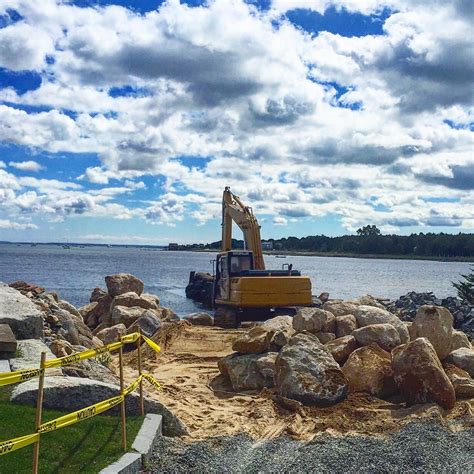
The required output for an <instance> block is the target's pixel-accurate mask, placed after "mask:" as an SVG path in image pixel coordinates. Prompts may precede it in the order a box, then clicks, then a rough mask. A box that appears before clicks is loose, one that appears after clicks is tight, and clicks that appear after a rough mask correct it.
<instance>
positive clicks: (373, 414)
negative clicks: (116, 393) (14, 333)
mask: <svg viewBox="0 0 474 474" xmlns="http://www.w3.org/2000/svg"><path fill="white" fill-rule="evenodd" d="M240 332H241V331H239V330H225V329H220V328H209V327H191V326H189V325H187V324H186V323H180V324H179V325H170V327H169V328H168V331H165V333H164V334H162V336H161V338H160V339H159V340H157V342H158V343H159V344H160V345H161V346H162V353H161V354H159V355H156V354H155V353H154V352H153V351H151V350H150V349H149V348H144V350H143V351H142V352H143V367H144V370H145V371H147V372H149V373H151V374H152V375H153V376H154V377H155V378H156V379H157V380H159V381H160V383H161V384H162V389H161V390H159V391H158V390H156V389H154V388H153V387H151V386H150V385H149V384H146V393H147V394H149V395H150V396H152V397H155V398H157V399H158V400H160V401H161V402H162V403H164V404H165V405H166V406H168V407H169V408H170V409H171V410H172V411H173V412H174V413H175V414H176V415H177V416H178V417H179V418H181V420H183V422H184V423H185V424H186V425H187V427H188V429H189V437H188V439H189V440H199V439H204V438H207V437H210V436H220V435H234V434H237V433H247V434H249V435H250V436H252V438H254V439H264V438H274V437H277V436H282V435H287V436H290V437H292V438H294V439H298V440H310V439H312V438H314V437H315V436H316V435H319V434H323V433H326V434H331V435H336V436H337V435H347V434H354V435H357V434H359V435H370V434H371V435H384V434H389V433H391V432H394V431H397V430H399V429H400V428H401V427H402V426H403V425H405V424H406V423H408V422H409V421H414V420H418V419H424V420H436V421H438V422H440V423H442V424H443V425H444V426H445V427H446V428H448V429H449V430H451V431H457V430H460V429H464V428H467V427H472V426H474V400H469V401H467V400H463V401H458V402H457V403H456V406H455V408H454V409H453V410H450V411H447V410H443V409H441V408H440V407H438V406H437V405H435V404H425V405H416V406H413V407H410V408H405V406H404V404H403V403H402V402H401V401H397V400H394V401H390V402H389V401H384V400H380V399H378V398H375V397H372V396H370V395H366V394H362V393H359V394H351V395H349V397H348V398H347V399H346V400H345V401H343V402H342V403H339V404H337V405H335V406H332V407H328V408H308V407H304V406H302V405H301V404H299V403H298V402H294V403H291V404H290V405H288V404H285V402H284V401H282V400H280V399H279V398H278V397H277V396H276V394H275V393H274V392H273V391H272V390H264V391H263V392H262V393H260V394H259V393H257V392H253V393H250V392H248V393H237V394H236V393H233V392H232V389H231V387H230V386H228V385H227V383H226V382H225V380H223V378H222V377H221V376H220V375H219V370H218V368H217V360H218V359H219V358H221V357H223V356H225V355H227V354H229V353H231V352H232V349H231V346H232V340H233V339H234V338H236V337H238V335H239V333H240ZM125 361H126V363H127V367H126V369H125V378H126V380H127V381H128V382H130V381H132V380H134V378H135V377H136V375H137V371H136V351H134V352H131V353H128V354H126V356H125Z"/></svg>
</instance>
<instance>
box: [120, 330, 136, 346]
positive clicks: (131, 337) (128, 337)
mask: <svg viewBox="0 0 474 474" xmlns="http://www.w3.org/2000/svg"><path fill="white" fill-rule="evenodd" d="M139 337H140V333H138V332H132V333H131V334H127V335H126V336H122V337H121V341H122V342H123V343H124V344H129V343H131V342H135V341H137V340H138V338H139Z"/></svg>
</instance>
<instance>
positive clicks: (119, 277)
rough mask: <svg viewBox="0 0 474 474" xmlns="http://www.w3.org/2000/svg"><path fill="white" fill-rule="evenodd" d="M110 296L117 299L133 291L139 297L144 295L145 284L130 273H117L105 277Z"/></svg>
mask: <svg viewBox="0 0 474 474" xmlns="http://www.w3.org/2000/svg"><path fill="white" fill-rule="evenodd" d="M105 284H106V285H107V290H108V292H109V295H110V296H112V297H115V296H117V295H122V294H123V293H129V292H130V291H133V292H134V293H136V294H137V295H138V296H140V295H141V294H142V293H143V282H142V281H141V280H140V279H138V278H137V277H135V276H133V275H130V273H117V274H115V275H108V276H106V277H105Z"/></svg>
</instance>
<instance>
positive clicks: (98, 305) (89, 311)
mask: <svg viewBox="0 0 474 474" xmlns="http://www.w3.org/2000/svg"><path fill="white" fill-rule="evenodd" d="M111 304H112V297H111V296H109V295H108V294H105V295H104V296H101V297H100V298H98V299H97V300H96V301H93V302H92V303H91V304H90V305H86V306H83V307H82V308H81V309H80V311H79V312H80V313H81V315H82V317H83V318H84V322H85V323H86V324H87V326H88V327H90V328H95V327H96V326H98V325H99V324H101V323H105V324H108V325H110V324H111V318H112V315H111V312H110V305H111Z"/></svg>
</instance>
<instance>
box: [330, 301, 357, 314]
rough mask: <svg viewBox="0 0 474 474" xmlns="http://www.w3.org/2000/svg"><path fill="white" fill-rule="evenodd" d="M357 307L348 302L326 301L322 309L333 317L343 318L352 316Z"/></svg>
mask: <svg viewBox="0 0 474 474" xmlns="http://www.w3.org/2000/svg"><path fill="white" fill-rule="evenodd" d="M358 306H359V305H357V304H355V303H351V302H349V301H327V302H326V303H324V304H323V309H324V310H326V311H329V312H331V313H332V314H334V316H345V315H346V314H354V312H355V310H356V309H357V308H358Z"/></svg>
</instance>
